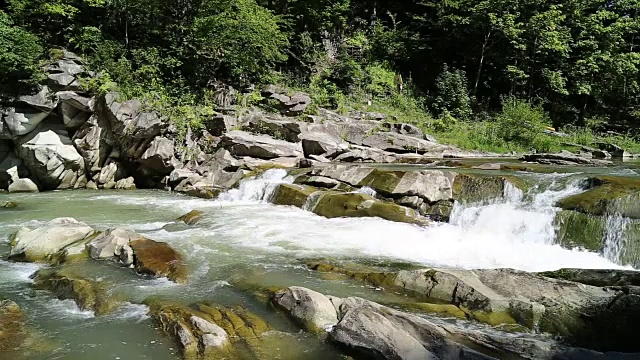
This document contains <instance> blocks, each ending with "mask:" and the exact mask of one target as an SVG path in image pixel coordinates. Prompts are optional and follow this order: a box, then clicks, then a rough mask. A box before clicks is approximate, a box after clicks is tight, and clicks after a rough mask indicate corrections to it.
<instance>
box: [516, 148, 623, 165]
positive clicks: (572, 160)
mask: <svg viewBox="0 0 640 360" xmlns="http://www.w3.org/2000/svg"><path fill="white" fill-rule="evenodd" d="M521 160H522V161H528V162H536V163H539V164H546V165H588V166H606V165H610V164H612V162H611V161H608V160H598V159H590V158H586V157H583V156H579V155H576V154H574V153H571V152H569V151H566V150H563V151H561V152H559V153H557V154H527V155H524V156H523V157H522V159H521Z"/></svg>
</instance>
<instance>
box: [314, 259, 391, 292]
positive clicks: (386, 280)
mask: <svg viewBox="0 0 640 360" xmlns="http://www.w3.org/2000/svg"><path fill="white" fill-rule="evenodd" d="M307 267H308V268H309V269H311V270H315V271H320V272H324V273H338V274H342V275H345V276H347V277H349V278H352V279H356V280H360V281H365V282H367V283H369V284H371V285H373V286H376V287H382V288H385V289H394V290H399V289H400V288H399V287H398V286H397V285H396V282H395V281H396V277H397V274H396V273H394V272H385V271H380V270H378V269H376V268H373V267H368V266H365V265H359V264H343V265H335V264H331V263H326V262H316V261H308V262H307Z"/></svg>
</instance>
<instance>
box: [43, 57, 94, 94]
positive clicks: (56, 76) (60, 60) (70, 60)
mask: <svg viewBox="0 0 640 360" xmlns="http://www.w3.org/2000/svg"><path fill="white" fill-rule="evenodd" d="M46 70H47V74H48V75H47V78H48V84H49V86H50V87H52V88H53V89H54V90H56V91H65V90H69V91H81V90H82V86H81V84H80V81H79V79H80V77H81V76H82V75H84V74H85V66H84V62H83V60H82V59H81V58H80V57H79V56H77V55H76V54H74V53H71V52H68V51H66V50H59V54H58V55H57V59H55V61H54V62H52V63H51V64H49V66H48V67H47V69H46Z"/></svg>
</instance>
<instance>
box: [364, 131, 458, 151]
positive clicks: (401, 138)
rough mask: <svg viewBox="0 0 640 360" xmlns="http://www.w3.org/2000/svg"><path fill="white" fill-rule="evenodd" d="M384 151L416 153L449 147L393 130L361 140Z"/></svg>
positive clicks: (366, 144)
mask: <svg viewBox="0 0 640 360" xmlns="http://www.w3.org/2000/svg"><path fill="white" fill-rule="evenodd" d="M359 145H364V146H368V147H372V148H376V149H380V150H384V151H389V152H393V153H416V154H424V153H427V152H434V151H439V150H441V149H442V150H443V151H444V150H445V149H448V148H449V147H447V146H444V145H440V144H438V143H433V142H431V141H427V140H423V139H419V138H416V137H414V136H411V135H405V134H399V133H394V132H377V133H374V134H371V135H370V136H367V137H365V138H364V140H362V144H359Z"/></svg>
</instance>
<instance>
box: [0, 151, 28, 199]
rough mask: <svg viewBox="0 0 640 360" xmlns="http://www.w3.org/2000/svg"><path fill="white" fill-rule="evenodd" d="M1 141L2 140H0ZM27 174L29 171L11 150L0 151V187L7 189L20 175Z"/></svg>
mask: <svg viewBox="0 0 640 360" xmlns="http://www.w3.org/2000/svg"><path fill="white" fill-rule="evenodd" d="M1 142H2V140H0V143H1ZM0 146H1V144H0ZM0 150H1V149H0ZM28 174H29V171H28V170H27V168H26V167H24V165H23V164H22V160H20V159H19V158H17V157H16V156H15V154H14V153H13V151H10V152H5V153H4V154H2V153H1V152H0V189H2V190H7V189H8V188H9V185H10V184H11V183H12V182H14V181H17V180H18V179H20V177H26V176H27V175H28Z"/></svg>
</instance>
